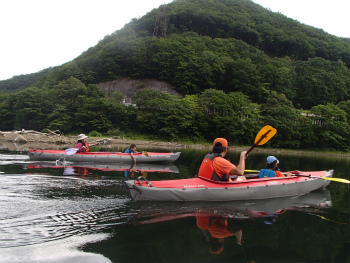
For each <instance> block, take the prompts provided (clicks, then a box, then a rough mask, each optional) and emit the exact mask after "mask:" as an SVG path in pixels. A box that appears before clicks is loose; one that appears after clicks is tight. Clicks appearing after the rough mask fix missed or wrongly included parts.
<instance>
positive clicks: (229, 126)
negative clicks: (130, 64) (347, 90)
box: [0, 77, 350, 151]
mask: <svg viewBox="0 0 350 263" xmlns="http://www.w3.org/2000/svg"><path fill="white" fill-rule="evenodd" d="M122 101H123V95H122V94H121V93H120V92H114V93H112V94H111V95H110V96H109V97H108V98H106V97H105V95H104V93H103V92H102V91H101V90H100V89H98V87H97V86H96V85H88V86H86V85H85V84H84V83H82V82H81V81H80V80H78V79H76V78H74V77H70V78H69V79H67V80H65V81H62V82H61V83H59V84H57V85H54V86H52V87H46V88H37V87H32V88H28V89H25V90H22V91H18V92H14V93H11V94H10V93H0V130H19V129H34V130H39V131H42V130H44V129H50V130H60V131H61V132H62V133H65V134H69V133H81V132H84V133H89V132H93V131H94V132H99V133H103V134H108V135H116V136H118V135H119V136H122V135H124V134H143V135H146V136H148V137H149V138H151V139H152V138H153V139H156V138H161V139H164V140H175V141H176V140H178V141H183V140H189V141H193V142H203V141H212V139H213V138H215V137H220V136H222V137H225V138H227V139H228V140H229V141H230V142H231V143H232V144H234V145H250V144H252V143H253V141H254V139H255V135H256V133H257V132H258V131H259V130H260V129H261V127H262V126H264V125H267V124H269V125H272V126H273V127H275V128H276V129H277V130H278V132H277V134H276V135H275V138H274V140H272V142H271V144H272V146H273V147H283V148H293V149H296V148H300V149H323V150H325V149H328V150H338V151H349V147H350V144H349V141H350V119H349V116H350V100H348V101H342V102H340V103H338V104H337V105H334V104H331V103H328V104H325V105H322V104H320V105H316V106H313V107H312V108H311V109H310V110H308V111H300V110H298V109H296V108H295V107H294V106H293V103H292V102H291V101H290V100H289V99H288V98H287V97H286V96H285V95H284V94H282V93H277V92H271V94H269V95H268V97H267V99H266V103H262V104H257V103H253V102H252V101H251V99H250V98H249V97H248V96H247V95H245V94H243V93H242V92H227V93H226V92H224V91H222V90H218V89H213V88H210V89H206V90H204V91H203V92H201V93H200V94H198V95H193V94H192V95H185V96H184V97H183V98H180V97H178V96H175V95H170V94H168V93H162V92H159V91H156V90H150V89H144V90H141V91H140V92H139V93H137V94H136V95H134V96H133V98H132V102H133V104H135V106H127V105H125V104H123V103H122Z"/></svg>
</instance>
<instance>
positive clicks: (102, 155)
mask: <svg viewBox="0 0 350 263" xmlns="http://www.w3.org/2000/svg"><path fill="white" fill-rule="evenodd" d="M71 149H75V148H71ZM67 150H70V149H67ZM67 150H66V151H65V150H44V149H36V150H34V149H29V151H28V155H29V158H30V159H31V160H35V161H56V160H60V159H61V160H62V159H63V158H64V159H65V160H66V161H68V162H100V163H115V162H128V163H131V162H132V158H131V156H130V153H123V152H80V153H78V152H76V151H75V152H74V151H73V154H71V153H68V152H67ZM76 150H78V149H76ZM180 154H181V152H175V153H173V152H166V153H163V152H137V153H134V154H133V155H134V157H135V159H136V162H137V163H143V162H144V163H150V162H174V161H176V160H177V159H178V158H179V157H180Z"/></svg>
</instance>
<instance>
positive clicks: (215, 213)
mask: <svg viewBox="0 0 350 263" xmlns="http://www.w3.org/2000/svg"><path fill="white" fill-rule="evenodd" d="M110 150H116V151H117V150H121V149H108V151H110ZM138 150H148V151H169V149H168V150H167V149H138ZM176 151H181V156H180V158H179V159H178V160H177V161H176V162H175V163H172V164H166V163H164V164H158V165H156V164H144V165H139V166H138V167H135V169H136V170H135V171H134V173H133V174H130V173H128V172H127V170H128V169H129V168H130V167H129V166H130V165H129V164H112V165H111V164H109V165H105V166H103V165H97V164H88V165H80V166H78V167H74V166H73V165H72V164H65V165H57V164H56V163H54V162H35V163H34V162H31V161H30V160H29V158H28V157H27V155H26V153H25V152H19V151H7V150H1V151H0V255H1V257H0V262H8V263H10V262H26V263H28V262H45V263H48V262H59V263H61V262H62V263H63V262H64V263H68V262H78V263H79V262H84V263H86V262H96V263H99V262H349V261H350V259H349V258H350V257H349V232H350V231H349V230H350V228H349V218H350V217H349V214H350V212H349V210H350V209H349V196H350V195H349V186H348V185H347V184H344V183H337V182H331V183H330V185H329V186H328V187H327V189H326V190H319V191H316V192H313V193H310V194H308V195H304V196H299V197H289V198H281V199H272V200H261V201H244V202H166V203H164V202H134V201H133V200H131V198H130V196H129V193H128V192H127V189H126V188H125V186H124V184H123V181H124V180H127V179H129V178H130V177H134V178H136V177H138V176H141V175H142V176H145V177H147V179H149V180H164V179H178V178H189V177H193V176H194V175H195V174H197V172H198V168H199V166H200V163H201V160H202V158H203V156H204V155H205V154H206V152H207V150H195V149H180V150H176ZM267 155H269V154H266V153H260V152H258V151H255V152H254V151H253V152H252V153H251V155H250V157H249V158H248V159H247V166H246V169H254V170H255V169H260V168H262V167H264V164H265V160H266V157H267ZM275 155H276V156H277V157H278V159H279V160H280V168H281V169H282V170H285V171H287V170H305V171H306V170H309V171H312V170H329V169H334V170H335V172H334V177H337V178H346V179H349V178H350V160H349V158H341V157H331V156H322V157H321V156H301V155H286V154H283V155H282V154H277V153H276V154H275ZM238 157H239V153H238V152H230V153H229V155H228V158H229V159H231V161H233V162H234V163H235V161H234V160H238ZM201 215H210V216H211V220H215V219H222V218H225V219H227V222H228V224H229V225H231V226H234V227H235V229H236V230H241V231H242V235H243V240H244V244H243V245H239V244H237V239H236V237H235V236H229V237H226V238H225V239H224V240H223V241H222V242H221V244H223V248H221V249H220V253H218V252H216V253H214V251H215V246H216V247H217V240H212V239H210V238H209V237H208V236H207V234H206V233H205V232H204V231H203V230H201V229H200V228H198V226H197V219H199V216H201Z"/></svg>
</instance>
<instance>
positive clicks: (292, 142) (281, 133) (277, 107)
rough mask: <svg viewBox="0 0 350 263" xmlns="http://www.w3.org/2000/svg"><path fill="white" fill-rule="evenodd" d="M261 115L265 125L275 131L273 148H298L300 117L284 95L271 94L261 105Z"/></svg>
mask: <svg viewBox="0 0 350 263" xmlns="http://www.w3.org/2000/svg"><path fill="white" fill-rule="evenodd" d="M261 114H262V116H263V117H264V120H263V121H264V123H265V124H269V125H271V126H273V127H274V128H276V129H277V134H276V135H275V138H274V139H273V145H274V146H276V147H285V148H297V147H299V145H300V144H299V138H300V121H301V115H300V113H299V112H298V111H297V110H296V109H295V108H294V107H293V104H292V102H291V101H290V100H288V99H287V98H286V96H285V95H284V94H278V93H276V92H272V93H271V94H270V96H269V97H268V98H267V101H266V103H265V104H262V105H261Z"/></svg>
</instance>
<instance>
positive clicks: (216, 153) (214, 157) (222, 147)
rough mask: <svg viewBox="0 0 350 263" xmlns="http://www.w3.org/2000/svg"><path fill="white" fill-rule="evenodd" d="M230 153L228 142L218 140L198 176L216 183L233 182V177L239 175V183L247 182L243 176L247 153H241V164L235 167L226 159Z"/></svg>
mask: <svg viewBox="0 0 350 263" xmlns="http://www.w3.org/2000/svg"><path fill="white" fill-rule="evenodd" d="M227 151H228V142H227V140H226V139H224V138H216V139H215V140H214V142H213V149H212V153H208V154H207V155H206V156H205V157H204V159H203V161H202V164H201V166H200V168H199V172H198V176H200V177H204V178H207V179H210V180H215V181H232V179H231V175H237V176H238V177H237V179H236V180H237V181H243V180H247V179H246V178H245V177H244V176H243V174H244V169H245V159H246V154H247V152H246V151H243V152H241V155H240V159H239V164H238V165H237V166H235V165H234V164H232V163H231V162H230V161H228V160H226V159H225V158H224V157H225V155H226V153H227Z"/></svg>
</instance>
